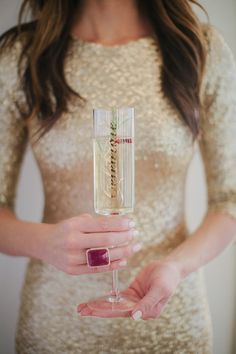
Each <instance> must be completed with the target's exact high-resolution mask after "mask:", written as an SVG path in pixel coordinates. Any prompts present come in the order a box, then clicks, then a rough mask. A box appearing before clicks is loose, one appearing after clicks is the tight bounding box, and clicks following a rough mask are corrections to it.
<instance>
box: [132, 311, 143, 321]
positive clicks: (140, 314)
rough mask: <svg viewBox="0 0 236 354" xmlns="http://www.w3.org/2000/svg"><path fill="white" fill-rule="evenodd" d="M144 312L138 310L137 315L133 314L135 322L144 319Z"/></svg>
mask: <svg viewBox="0 0 236 354" xmlns="http://www.w3.org/2000/svg"><path fill="white" fill-rule="evenodd" d="M142 315H143V314H142V311H140V310H138V311H136V312H135V313H133V315H132V317H133V319H134V320H135V321H138V320H140V319H141V318H142Z"/></svg>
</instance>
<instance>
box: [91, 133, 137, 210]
mask: <svg viewBox="0 0 236 354" xmlns="http://www.w3.org/2000/svg"><path fill="white" fill-rule="evenodd" d="M93 144H94V207H95V212H96V213H98V214H104V215H115V214H126V213H130V212H132V211H133V206H134V190H133V189H134V168H133V166H132V164H134V138H133V137H132V136H127V137H124V136H122V137H120V136H118V135H117V134H116V130H115V129H114V134H112V135H111V136H110V137H109V136H108V137H97V138H94V142H93Z"/></svg>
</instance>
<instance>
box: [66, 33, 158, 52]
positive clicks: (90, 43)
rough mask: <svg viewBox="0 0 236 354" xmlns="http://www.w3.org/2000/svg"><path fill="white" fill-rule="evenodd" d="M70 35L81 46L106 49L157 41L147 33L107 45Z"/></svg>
mask: <svg viewBox="0 0 236 354" xmlns="http://www.w3.org/2000/svg"><path fill="white" fill-rule="evenodd" d="M70 37H71V39H72V41H73V42H74V43H77V44H80V45H82V46H83V47H91V48H100V49H101V48H103V49H108V50H112V49H117V48H126V47H130V46H133V45H138V44H145V43H152V44H156V42H157V41H156V38H155V36H154V35H147V36H143V37H139V38H137V39H131V40H128V41H127V42H125V43H117V44H112V45H108V44H104V43H100V42H93V41H87V40H84V39H81V38H79V37H77V36H75V35H74V34H71V35H70Z"/></svg>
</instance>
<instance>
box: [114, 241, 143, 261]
mask: <svg viewBox="0 0 236 354" xmlns="http://www.w3.org/2000/svg"><path fill="white" fill-rule="evenodd" d="M141 248H142V243H141V242H139V243H135V244H132V245H127V246H122V247H116V248H110V249H109V252H110V258H111V260H112V261H114V260H117V259H120V258H128V257H131V256H132V255H133V254H134V253H136V252H138V251H140V250H141Z"/></svg>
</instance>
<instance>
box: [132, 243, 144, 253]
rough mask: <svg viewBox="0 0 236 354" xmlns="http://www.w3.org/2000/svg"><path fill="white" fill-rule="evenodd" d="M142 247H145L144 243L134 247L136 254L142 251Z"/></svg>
mask: <svg viewBox="0 0 236 354" xmlns="http://www.w3.org/2000/svg"><path fill="white" fill-rule="evenodd" d="M142 246H143V245H142V243H136V245H134V247H133V251H134V252H138V251H140V250H141V248H142Z"/></svg>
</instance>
